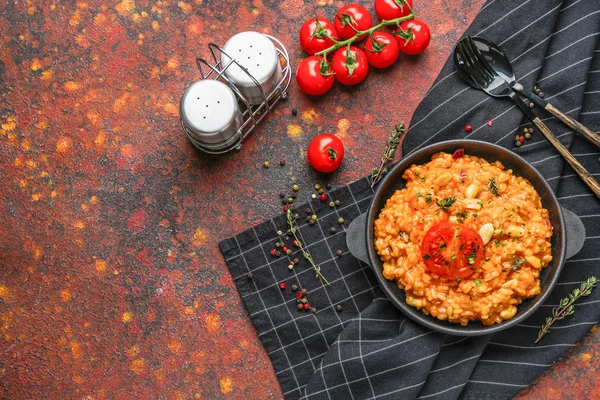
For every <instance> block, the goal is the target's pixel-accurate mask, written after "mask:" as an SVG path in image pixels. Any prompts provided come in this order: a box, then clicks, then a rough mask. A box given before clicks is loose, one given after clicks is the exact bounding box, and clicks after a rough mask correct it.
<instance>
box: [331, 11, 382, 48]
mask: <svg viewBox="0 0 600 400" xmlns="http://www.w3.org/2000/svg"><path fill="white" fill-rule="evenodd" d="M333 21H334V23H335V29H336V30H337V32H338V33H339V35H340V37H341V38H342V39H350V38H351V37H353V36H354V35H356V31H365V30H367V29H369V28H370V27H372V26H373V18H371V14H369V12H368V11H367V9H366V8H364V7H363V6H361V5H360V4H348V5H347V6H344V7H342V8H340V9H339V10H338V12H337V13H336V14H335V18H334V20H333ZM352 27H354V29H352ZM365 37H366V35H362V36H361V38H360V39H359V40H363V39H364V38H365Z"/></svg>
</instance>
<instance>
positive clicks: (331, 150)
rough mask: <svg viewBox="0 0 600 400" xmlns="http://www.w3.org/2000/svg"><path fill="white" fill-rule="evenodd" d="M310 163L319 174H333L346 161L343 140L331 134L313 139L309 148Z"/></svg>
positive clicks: (324, 134)
mask: <svg viewBox="0 0 600 400" xmlns="http://www.w3.org/2000/svg"><path fill="white" fill-rule="evenodd" d="M307 156H308V162H309V163H310V165H311V166H312V167H313V168H314V169H316V170H317V171H319V172H333V171H335V170H336V169H337V168H338V167H339V166H340V164H341V162H342V160H343V159H344V144H343V143H342V140H341V139H340V138H339V137H337V136H335V135H332V134H331V133H323V134H321V135H317V136H315V137H314V138H313V140H312V141H311V142H310V145H309V146H308V154H307Z"/></svg>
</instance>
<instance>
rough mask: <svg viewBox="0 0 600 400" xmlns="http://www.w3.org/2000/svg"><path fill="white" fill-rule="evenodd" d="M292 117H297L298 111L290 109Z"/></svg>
mask: <svg viewBox="0 0 600 400" xmlns="http://www.w3.org/2000/svg"><path fill="white" fill-rule="evenodd" d="M292 115H293V116H294V117H295V116H296V115H298V110H296V109H295V108H294V109H292Z"/></svg>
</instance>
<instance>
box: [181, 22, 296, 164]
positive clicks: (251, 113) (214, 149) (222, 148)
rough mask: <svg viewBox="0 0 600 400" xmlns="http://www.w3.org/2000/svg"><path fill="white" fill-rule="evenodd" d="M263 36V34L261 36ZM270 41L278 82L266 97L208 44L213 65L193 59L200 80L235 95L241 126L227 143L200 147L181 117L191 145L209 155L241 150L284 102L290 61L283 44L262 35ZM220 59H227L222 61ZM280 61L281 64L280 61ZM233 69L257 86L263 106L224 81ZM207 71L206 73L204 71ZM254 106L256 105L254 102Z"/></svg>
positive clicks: (235, 62) (225, 54) (256, 81)
mask: <svg viewBox="0 0 600 400" xmlns="http://www.w3.org/2000/svg"><path fill="white" fill-rule="evenodd" d="M263 35H264V34H263ZM264 36H266V37H267V38H268V39H270V40H271V41H272V42H273V44H274V45H275V49H276V51H277V53H278V57H279V63H280V65H281V72H282V73H281V78H280V79H279V80H278V82H277V83H276V84H275V85H274V87H273V89H272V90H271V91H270V92H269V93H267V92H266V91H265V88H264V87H263V85H261V83H260V82H259V81H258V80H257V79H255V77H254V76H252V75H251V74H250V72H249V71H248V69H247V68H245V67H244V66H242V65H241V64H240V63H238V62H237V61H236V60H235V58H234V57H232V56H231V55H230V54H227V53H226V52H225V50H223V49H222V48H221V47H220V46H218V45H216V44H214V43H210V44H209V45H208V48H209V50H210V53H211V55H212V59H213V63H210V62H208V61H207V60H205V59H203V58H197V59H196V65H197V66H198V70H199V71H200V75H201V76H202V79H213V80H218V81H221V82H223V83H225V84H226V85H227V86H229V88H230V89H231V90H232V91H233V93H234V94H235V97H236V98H237V100H238V103H239V105H240V111H241V112H242V118H243V122H242V124H241V126H240V127H239V128H238V129H237V131H236V132H235V133H234V134H233V135H232V136H231V137H229V138H228V139H227V140H225V141H223V142H221V143H219V144H218V146H214V145H212V144H208V143H203V142H200V141H199V140H197V139H196V138H194V133H193V132H192V131H191V130H190V129H189V128H188V127H187V126H186V124H185V123H184V119H183V117H182V118H181V125H182V127H183V130H184V131H185V133H186V135H187V137H188V139H189V140H190V142H192V144H193V145H194V146H195V147H196V148H198V149H199V150H201V151H203V152H205V153H208V154H224V153H227V152H230V151H232V150H240V149H241V147H242V143H243V141H244V139H245V138H246V137H248V135H250V133H252V131H253V130H254V129H255V128H256V127H257V126H258V124H259V123H260V122H261V121H262V120H263V119H264V118H265V117H266V116H267V114H269V112H271V110H272V109H273V107H274V106H275V104H277V102H278V101H279V100H281V99H286V98H287V89H288V86H289V84H290V81H291V78H292V71H291V67H290V58H289V55H288V52H287V50H286V48H285V46H283V44H282V43H281V42H280V41H279V40H277V39H276V38H274V37H272V36H269V35H264ZM223 56H226V58H225V57H223ZM223 58H225V59H228V60H229V61H228V62H227V63H225V64H224V65H223V62H222V59H223ZM282 59H283V60H282ZM234 64H235V65H236V66H237V67H238V68H241V69H242V70H243V71H244V73H246V74H247V75H248V77H249V78H250V79H251V80H252V82H254V83H255V84H256V87H257V88H258V89H259V92H260V98H262V102H260V103H258V104H254V105H253V104H252V102H251V101H249V99H248V98H246V97H245V96H244V94H243V93H242V92H241V91H240V90H239V89H238V87H237V86H236V85H235V84H234V83H233V82H232V80H231V79H229V78H228V77H227V74H226V73H225V72H226V71H227V69H228V68H230V67H232V66H233V65H234ZM205 69H207V71H205ZM255 103H256V102H255Z"/></svg>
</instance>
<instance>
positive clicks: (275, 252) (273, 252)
mask: <svg viewBox="0 0 600 400" xmlns="http://www.w3.org/2000/svg"><path fill="white" fill-rule="evenodd" d="M271 255H272V256H273V257H275V256H276V255H277V250H275V249H273V250H271Z"/></svg>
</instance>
